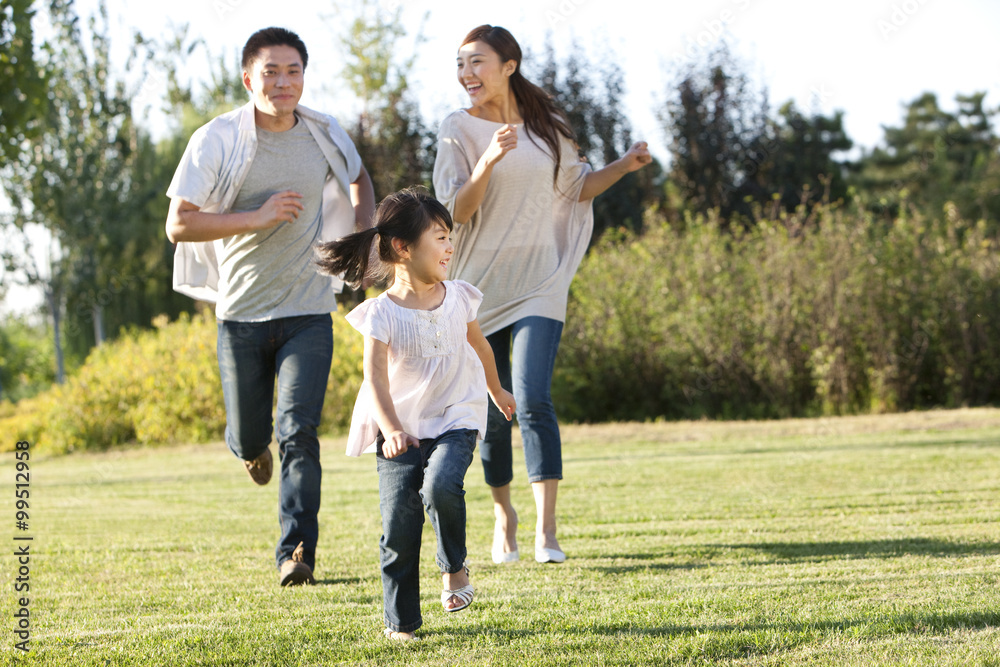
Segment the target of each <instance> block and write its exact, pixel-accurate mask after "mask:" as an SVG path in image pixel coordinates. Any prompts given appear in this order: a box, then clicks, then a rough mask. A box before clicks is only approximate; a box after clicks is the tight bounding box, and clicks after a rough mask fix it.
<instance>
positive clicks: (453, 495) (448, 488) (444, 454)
mask: <svg viewBox="0 0 1000 667" xmlns="http://www.w3.org/2000/svg"><path fill="white" fill-rule="evenodd" d="M478 437H479V433H478V432H477V431H475V430H472V429H458V430H454V431H448V432H447V433H445V434H443V435H441V436H440V437H438V438H436V439H433V440H421V441H420V449H421V450H424V451H423V452H422V453H423V455H424V456H425V457H427V462H426V464H425V467H424V481H423V484H422V485H421V487H420V497H421V498H422V499H423V501H424V508H425V509H426V510H427V517H428V518H429V519H430V522H431V526H433V527H434V534H435V535H436V536H437V556H436V558H435V560H436V561H437V565H438V568H440V569H441V572H448V573H449V574H454V573H455V572H460V571H461V570H462V568H463V567H464V566H465V558H466V556H467V555H468V551H467V550H466V548H465V526H466V517H465V473H467V472H468V471H469V466H470V465H472V456H473V453H474V452H475V450H476V439H477V438H478Z"/></svg>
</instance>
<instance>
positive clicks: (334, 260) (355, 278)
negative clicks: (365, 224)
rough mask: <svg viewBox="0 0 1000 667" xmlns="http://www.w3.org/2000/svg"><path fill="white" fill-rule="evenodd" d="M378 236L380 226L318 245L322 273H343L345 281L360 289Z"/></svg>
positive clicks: (317, 252) (317, 262) (317, 251)
mask: <svg viewBox="0 0 1000 667" xmlns="http://www.w3.org/2000/svg"><path fill="white" fill-rule="evenodd" d="M376 236H378V227H372V228H370V229H365V230H363V231H360V232H355V233H354V234H349V235H348V236H345V237H343V238H339V239H337V240H336V241H328V242H326V243H320V244H319V245H318V246H316V254H317V255H318V257H317V259H316V264H317V265H318V266H319V270H320V272H321V273H326V274H328V275H331V276H339V275H341V274H343V276H344V282H346V283H347V284H348V285H350V286H351V287H352V288H354V289H358V288H359V287H360V286H361V283H362V282H363V281H364V279H365V277H366V276H367V275H368V265H369V263H370V261H371V256H372V242H373V241H374V240H375V237H376Z"/></svg>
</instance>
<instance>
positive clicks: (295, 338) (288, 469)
mask: <svg viewBox="0 0 1000 667" xmlns="http://www.w3.org/2000/svg"><path fill="white" fill-rule="evenodd" d="M276 323H277V324H280V331H278V332H277V333H278V340H279V342H280V346H279V348H278V350H277V356H276V367H277V376H278V403H277V410H276V420H277V429H276V436H277V440H278V455H279V458H280V460H281V477H280V487H279V489H278V498H279V502H278V518H279V521H280V522H281V539H280V541H279V542H278V546H277V548H276V549H275V560H276V561H277V564H278V567H280V566H281V563H283V562H284V561H286V560H288V559H289V558H291V557H292V552H293V551H295V548H296V546H298V544H299V543H300V542H301V543H302V548H303V551H304V553H303V562H305V564H306V565H308V566H309V567H310V568H312V569H315V566H316V543H317V541H318V540H319V521H318V517H317V515H318V514H319V507H320V485H321V483H322V475H323V470H322V467H321V466H320V458H319V438H318V437H317V435H316V434H317V431H318V429H319V422H320V417H321V415H322V412H323V400H324V398H325V397H326V385H327V380H328V378H329V376H330V363H331V359H332V357H333V328H332V327H333V322H332V319H331V317H330V315H329V314H323V315H305V316H301V317H288V318H282V319H281V320H277V321H276Z"/></svg>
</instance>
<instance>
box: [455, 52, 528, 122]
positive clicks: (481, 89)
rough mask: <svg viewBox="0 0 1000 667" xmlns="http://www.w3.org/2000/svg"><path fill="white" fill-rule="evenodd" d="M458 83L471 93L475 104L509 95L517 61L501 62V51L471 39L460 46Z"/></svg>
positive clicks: (504, 97) (478, 104) (473, 104)
mask: <svg viewBox="0 0 1000 667" xmlns="http://www.w3.org/2000/svg"><path fill="white" fill-rule="evenodd" d="M457 61H458V83H459V84H461V86H462V88H463V89H464V90H465V92H467V93H468V94H469V101H470V102H471V103H472V106H474V107H476V106H481V105H483V104H486V103H487V102H490V101H493V100H497V99H506V97H507V96H508V95H509V94H510V76H511V75H512V74H513V73H514V71H515V70H516V69H517V62H516V61H514V60H508V61H507V62H505V63H504V62H500V54H499V53H497V52H496V51H494V50H493V48H492V47H491V46H490V45H489V44H487V43H486V42H469V43H468V44H464V45H462V46H461V47H460V48H459V49H458V59H457Z"/></svg>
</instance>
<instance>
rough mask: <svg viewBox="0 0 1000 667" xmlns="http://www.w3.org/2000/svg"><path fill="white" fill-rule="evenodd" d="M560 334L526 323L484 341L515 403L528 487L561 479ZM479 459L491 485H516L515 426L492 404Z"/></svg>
mask: <svg viewBox="0 0 1000 667" xmlns="http://www.w3.org/2000/svg"><path fill="white" fill-rule="evenodd" d="M562 330H563V324H562V322H560V321H558V320H553V319H549V318H547V317H525V318H524V319H522V320H518V321H517V322H515V323H514V324H512V325H510V326H508V327H505V328H503V329H501V330H500V331H497V332H496V333H493V334H490V335H489V336H487V337H486V340H487V341H489V343H490V346H491V347H492V348H493V356H494V357H495V358H496V364H497V372H498V373H499V375H500V384H501V385H502V386H503V388H504V389H506V390H507V391H509V392H511V393H513V394H514V400H516V401H517V423H518V426H519V427H520V429H521V439H522V441H523V442H524V461H525V463H526V464H527V468H528V481H529V482H540V481H542V480H545V479H562V441H561V440H560V438H559V424H558V422H557V421H556V410H555V406H554V405H553V404H552V371H553V369H554V368H555V363H556V352H558V351H559V339H560V337H561V336H562ZM479 455H480V458H482V460H483V472H484V473H485V476H486V483H487V484H489V485H490V486H504V485H506V484H509V483H510V482H511V480H512V479H514V464H513V454H512V452H511V423H510V422H509V421H507V419H506V418H505V417H504V416H503V413H501V412H500V410H498V409H497V407H496V406H495V405H493V402H492V401H490V407H489V418H488V420H487V426H486V438H485V439H484V440H483V443H482V446H481V447H480V451H479Z"/></svg>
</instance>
